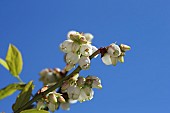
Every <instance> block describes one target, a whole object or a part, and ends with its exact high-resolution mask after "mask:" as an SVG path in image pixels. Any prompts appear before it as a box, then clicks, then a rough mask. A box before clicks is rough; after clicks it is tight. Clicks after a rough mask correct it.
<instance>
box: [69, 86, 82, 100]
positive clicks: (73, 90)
mask: <svg viewBox="0 0 170 113" xmlns="http://www.w3.org/2000/svg"><path fill="white" fill-rule="evenodd" d="M67 94H68V97H69V98H70V99H73V100H77V99H78V98H79V95H80V88H79V87H77V86H76V85H74V86H70V87H69V88H68V89H67Z"/></svg>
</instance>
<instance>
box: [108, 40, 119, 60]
mask: <svg viewBox="0 0 170 113" xmlns="http://www.w3.org/2000/svg"><path fill="white" fill-rule="evenodd" d="M107 52H108V54H109V55H110V56H113V57H118V56H120V54H121V50H120V47H119V46H118V45H116V44H115V43H112V44H110V46H109V47H108V50H107Z"/></svg>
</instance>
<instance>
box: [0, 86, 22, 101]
mask: <svg viewBox="0 0 170 113" xmlns="http://www.w3.org/2000/svg"><path fill="white" fill-rule="evenodd" d="M23 86H24V84H18V83H15V84H10V85H8V86H6V87H5V88H3V89H1V90H0V100H1V99H3V98H5V97H7V96H10V95H12V94H13V93H14V92H15V91H17V90H21V89H23Z"/></svg>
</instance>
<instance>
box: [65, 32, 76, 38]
mask: <svg viewBox="0 0 170 113" xmlns="http://www.w3.org/2000/svg"><path fill="white" fill-rule="evenodd" d="M76 33H77V32H76V31H73V30H72V31H69V32H68V34H67V38H68V39H70V34H73V35H74V34H76Z"/></svg>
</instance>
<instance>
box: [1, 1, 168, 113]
mask: <svg viewBox="0 0 170 113" xmlns="http://www.w3.org/2000/svg"><path fill="white" fill-rule="evenodd" d="M70 30H77V31H83V32H90V33H92V34H93V35H94V36H95V38H94V40H93V44H94V45H96V46H97V47H101V46H107V45H109V44H110V43H112V42H115V41H117V43H118V44H120V43H125V44H128V45H130V46H131V47H132V50H131V51H130V52H128V53H127V56H126V58H125V63H124V64H118V65H117V66H116V67H113V66H105V65H104V64H103V63H102V62H101V60H100V58H99V57H98V58H97V59H94V60H93V62H92V64H91V69H90V70H89V71H87V72H86V71H82V72H81V75H84V76H86V75H88V74H90V75H97V76H99V77H100V78H101V79H102V83H103V89H102V90H95V91H96V92H95V97H94V99H93V100H91V101H88V102H85V103H82V104H74V105H72V106H71V110H70V111H69V113H87V112H89V113H170V67H169V64H170V60H169V58H170V53H169V52H170V47H169V41H170V1H169V0H60V1H59V0H49V1H47V0H27V1H26V0H24V1H23V0H1V1H0V57H1V58H5V56H6V52H7V48H8V44H9V43H12V44H14V45H16V46H17V47H18V48H19V50H20V51H21V52H22V55H23V60H24V69H23V71H22V73H21V78H22V79H23V81H25V82H28V81H30V80H34V84H35V85H36V87H35V90H34V93H35V92H36V91H37V90H38V89H39V88H41V87H42V83H40V82H39V81H38V79H39V75H38V73H39V71H41V70H42V69H43V68H46V67H50V68H54V67H59V68H63V67H64V66H65V64H64V62H63V55H64V54H63V53H62V52H61V51H60V50H59V47H58V46H59V44H60V43H61V42H62V41H64V40H65V39H66V34H67V32H68V31H70ZM0 77H1V79H0V88H3V87H5V86H6V85H8V84H9V83H13V82H17V80H16V79H15V78H13V77H12V76H11V75H10V74H9V73H8V71H7V70H5V69H4V68H3V67H2V66H0ZM17 94H18V92H17V93H15V94H14V95H12V96H10V97H8V98H6V99H4V100H1V101H0V111H5V112H6V113H11V112H12V109H11V106H12V104H13V103H14V102H15V96H16V95H17ZM58 113H67V112H66V111H62V110H59V111H58Z"/></svg>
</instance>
